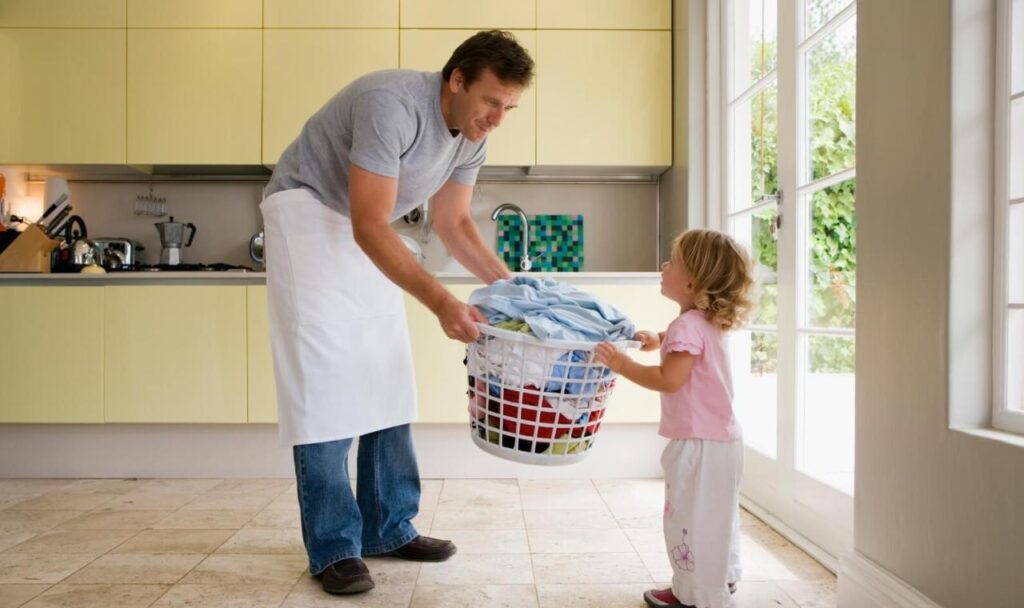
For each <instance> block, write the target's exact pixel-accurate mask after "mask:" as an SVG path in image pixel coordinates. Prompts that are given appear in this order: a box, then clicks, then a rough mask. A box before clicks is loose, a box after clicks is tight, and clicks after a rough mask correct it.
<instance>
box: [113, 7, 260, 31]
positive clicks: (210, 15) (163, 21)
mask: <svg viewBox="0 0 1024 608" xmlns="http://www.w3.org/2000/svg"><path fill="white" fill-rule="evenodd" d="M128 27H254V28H260V27H263V2H262V0H170V1H169V0H128Z"/></svg>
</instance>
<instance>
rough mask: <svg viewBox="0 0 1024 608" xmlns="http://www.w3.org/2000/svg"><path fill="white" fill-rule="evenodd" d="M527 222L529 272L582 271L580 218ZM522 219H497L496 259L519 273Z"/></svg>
mask: <svg viewBox="0 0 1024 608" xmlns="http://www.w3.org/2000/svg"><path fill="white" fill-rule="evenodd" d="M529 221H530V248H529V253H530V261H531V262H532V263H533V266H532V268H531V269H530V271H531V272H580V271H582V270H583V216H582V215H534V216H530V217H529ZM522 242H523V232H522V220H521V219H520V218H519V216H518V215H512V214H506V215H502V216H500V217H499V218H498V242H497V251H498V256H499V257H500V258H501V259H502V260H504V262H505V265H506V266H508V268H509V270H512V271H514V272H518V271H519V258H520V256H521V255H522V250H523V245H522Z"/></svg>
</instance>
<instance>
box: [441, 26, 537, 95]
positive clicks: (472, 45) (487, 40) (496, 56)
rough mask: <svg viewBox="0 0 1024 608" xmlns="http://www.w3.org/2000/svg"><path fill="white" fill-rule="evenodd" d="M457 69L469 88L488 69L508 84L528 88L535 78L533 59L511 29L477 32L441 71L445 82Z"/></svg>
mask: <svg viewBox="0 0 1024 608" xmlns="http://www.w3.org/2000/svg"><path fill="white" fill-rule="evenodd" d="M456 68H458V69H459V71H460V72H462V76H463V78H465V79H466V86H467V87H468V86H469V85H471V84H473V82H474V81H475V80H476V79H477V78H479V77H480V74H482V73H483V71H484V70H485V69H489V70H491V71H492V72H494V75H495V76H497V77H498V80H500V81H501V82H503V83H507V84H517V85H519V86H522V87H527V86H529V85H530V81H531V80H533V59H531V58H530V54H529V53H527V52H526V49H524V48H523V47H522V46H520V45H519V43H518V42H516V37H515V36H513V35H512V33H511V32H506V31H503V30H488V31H484V32H477V33H476V34H473V35H472V36H470V37H469V38H467V39H466V41H465V42H463V43H462V44H460V45H459V47H458V48H457V49H455V52H454V53H452V56H451V58H450V59H449V60H448V63H446V64H445V66H444V69H443V70H441V75H442V76H443V77H444V80H445V82H447V81H448V79H449V78H451V75H452V72H453V71H455V69H456Z"/></svg>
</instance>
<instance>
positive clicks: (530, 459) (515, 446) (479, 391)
mask: <svg viewBox="0 0 1024 608" xmlns="http://www.w3.org/2000/svg"><path fill="white" fill-rule="evenodd" d="M478 326H479V328H480V338H479V339H478V340H477V341H476V342H474V343H472V344H470V345H468V346H467V347H466V368H467V371H468V374H469V393H468V394H469V419H470V427H471V428H470V432H471V436H472V438H473V441H474V442H475V443H476V444H477V445H478V446H479V447H480V448H481V449H483V450H484V451H485V452H488V453H490V454H494V455H495V456H498V457H501V458H505V459H507V460H513V461H516V462H525V463H528V464H544V465H557V464H570V463H573V462H577V461H579V460H581V459H583V458H584V457H585V456H586V455H587V451H588V450H589V449H590V448H591V447H592V446H593V445H594V440H595V439H596V438H597V432H598V430H599V429H600V428H601V418H602V417H603V416H604V410H605V406H606V405H607V403H608V397H609V396H610V395H611V392H612V389H613V388H614V386H615V379H616V374H615V373H614V372H612V370H610V369H609V368H607V367H605V366H604V365H601V364H600V363H597V362H594V361H592V359H593V354H594V353H593V351H594V347H595V346H596V344H595V343H593V342H569V341H562V340H545V341H542V340H539V339H537V338H536V337H534V336H532V335H529V334H525V333H518V332H514V331H509V330H505V329H500V328H497V327H491V326H489V325H485V324H482V323H480V324H478ZM614 344H615V345H616V347H618V348H620V349H621V348H635V347H637V346H639V344H638V343H637V342H632V341H620V342H615V343H614Z"/></svg>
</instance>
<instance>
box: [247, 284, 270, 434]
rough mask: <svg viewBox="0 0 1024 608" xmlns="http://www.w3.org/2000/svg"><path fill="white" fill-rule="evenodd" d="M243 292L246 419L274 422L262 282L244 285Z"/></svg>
mask: <svg viewBox="0 0 1024 608" xmlns="http://www.w3.org/2000/svg"><path fill="white" fill-rule="evenodd" d="M245 292H246V296H245V297H246V307H247V314H246V315H245V318H246V323H247V326H246V337H247V342H248V357H247V358H246V361H247V364H246V365H247V375H248V396H249V398H248V411H249V414H248V421H249V422H277V393H276V392H275V391H276V388H275V384H274V361H273V357H272V356H271V351H270V321H269V319H268V318H267V288H266V286H265V285H251V286H249V287H246V288H245Z"/></svg>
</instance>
